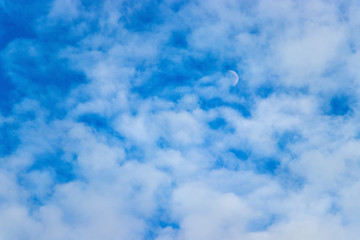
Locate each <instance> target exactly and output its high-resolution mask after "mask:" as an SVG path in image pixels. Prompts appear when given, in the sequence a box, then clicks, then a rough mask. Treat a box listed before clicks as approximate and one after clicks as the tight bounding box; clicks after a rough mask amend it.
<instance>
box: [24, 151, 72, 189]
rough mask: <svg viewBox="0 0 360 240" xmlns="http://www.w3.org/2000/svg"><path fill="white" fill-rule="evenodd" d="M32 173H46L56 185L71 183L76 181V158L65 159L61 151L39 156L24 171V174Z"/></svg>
mask: <svg viewBox="0 0 360 240" xmlns="http://www.w3.org/2000/svg"><path fill="white" fill-rule="evenodd" d="M32 171H40V172H42V171H43V172H47V173H48V174H49V175H50V176H51V177H52V178H53V179H54V181H55V182H57V183H66V182H70V181H73V180H74V179H76V156H73V159H67V158H65V157H64V151H63V150H58V151H55V152H52V153H43V154H40V155H38V156H36V157H35V159H34V162H33V164H31V166H29V167H28V168H27V169H26V173H30V172H32Z"/></svg>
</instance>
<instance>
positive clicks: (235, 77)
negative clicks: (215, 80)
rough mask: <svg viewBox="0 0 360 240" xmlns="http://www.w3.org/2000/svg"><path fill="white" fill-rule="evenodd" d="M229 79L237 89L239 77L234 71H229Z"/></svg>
mask: <svg viewBox="0 0 360 240" xmlns="http://www.w3.org/2000/svg"><path fill="white" fill-rule="evenodd" d="M229 78H230V79H231V80H232V86H233V87H235V86H236V84H237V83H238V82H239V76H238V75H237V73H236V72H235V71H233V70H229Z"/></svg>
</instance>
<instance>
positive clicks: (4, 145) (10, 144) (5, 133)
mask: <svg viewBox="0 0 360 240" xmlns="http://www.w3.org/2000/svg"><path fill="white" fill-rule="evenodd" d="M18 129H19V124H18V123H4V124H1V125H0V133H1V134H0V143H1V144H0V157H4V156H7V155H10V154H11V153H13V152H14V151H15V150H16V148H17V147H18V145H19V143H20V139H19V135H18Z"/></svg>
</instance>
